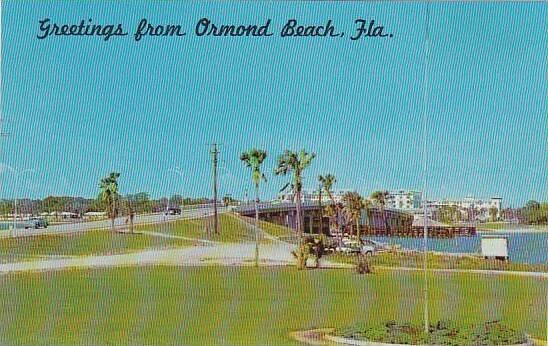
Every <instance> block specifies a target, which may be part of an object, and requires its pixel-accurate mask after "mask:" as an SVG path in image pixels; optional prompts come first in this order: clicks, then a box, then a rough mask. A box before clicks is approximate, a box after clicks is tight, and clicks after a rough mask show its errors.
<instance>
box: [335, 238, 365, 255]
mask: <svg viewBox="0 0 548 346" xmlns="http://www.w3.org/2000/svg"><path fill="white" fill-rule="evenodd" d="M335 251H337V252H342V253H345V254H354V253H361V252H362V247H361V246H360V243H359V242H357V241H351V240H343V241H342V244H341V245H340V246H337V247H336V248H335Z"/></svg>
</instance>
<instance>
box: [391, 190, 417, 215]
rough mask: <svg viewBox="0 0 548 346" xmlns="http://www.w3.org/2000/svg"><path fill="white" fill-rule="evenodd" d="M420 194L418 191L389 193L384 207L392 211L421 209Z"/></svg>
mask: <svg viewBox="0 0 548 346" xmlns="http://www.w3.org/2000/svg"><path fill="white" fill-rule="evenodd" d="M421 203H422V193H421V192H420V191H410V190H397V191H390V192H389V193H388V196H387V199H386V206H387V207H389V208H393V209H400V210H401V209H408V210H410V209H418V208H420V207H421Z"/></svg>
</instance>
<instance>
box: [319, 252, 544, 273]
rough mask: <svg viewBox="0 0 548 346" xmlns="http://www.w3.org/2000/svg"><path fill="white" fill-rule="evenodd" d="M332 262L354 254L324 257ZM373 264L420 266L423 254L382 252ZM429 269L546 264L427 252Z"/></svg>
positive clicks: (535, 267)
mask: <svg viewBox="0 0 548 346" xmlns="http://www.w3.org/2000/svg"><path fill="white" fill-rule="evenodd" d="M325 258H326V259H328V260H330V261H333V262H342V263H351V264H356V263H357V257H356V255H343V254H335V255H329V256H327V257H325ZM368 261H369V263H370V264H371V265H373V267H374V266H387V267H410V268H422V266H423V255H422V254H421V253H402V252H396V253H392V252H383V253H379V254H375V255H374V256H371V257H368ZM427 264H428V268H430V269H481V270H512V271H532V272H548V265H546V264H526V263H515V262H502V261H498V260H495V259H489V260H487V259H483V258H477V257H472V256H462V257H461V256H447V255H438V254H433V253H429V254H428V257H427Z"/></svg>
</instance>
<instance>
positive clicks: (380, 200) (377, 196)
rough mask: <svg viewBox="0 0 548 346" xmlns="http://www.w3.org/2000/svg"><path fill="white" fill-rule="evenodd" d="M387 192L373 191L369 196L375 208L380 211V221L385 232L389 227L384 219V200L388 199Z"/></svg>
mask: <svg viewBox="0 0 548 346" xmlns="http://www.w3.org/2000/svg"><path fill="white" fill-rule="evenodd" d="M388 195H389V193H388V191H375V192H373V193H372V194H371V199H372V200H373V203H374V204H376V206H377V207H378V208H379V209H380V210H381V214H382V220H383V222H384V227H385V229H386V232H388V231H389V228H390V227H389V225H388V222H387V219H386V211H385V207H386V199H387V198H388Z"/></svg>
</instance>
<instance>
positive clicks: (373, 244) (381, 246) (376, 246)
mask: <svg viewBox="0 0 548 346" xmlns="http://www.w3.org/2000/svg"><path fill="white" fill-rule="evenodd" d="M362 242H363V245H364V246H368V247H370V248H372V249H373V250H372V251H373V252H381V251H386V250H388V248H389V246H388V245H387V244H385V243H381V242H378V241H376V240H371V239H363V240H362Z"/></svg>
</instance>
